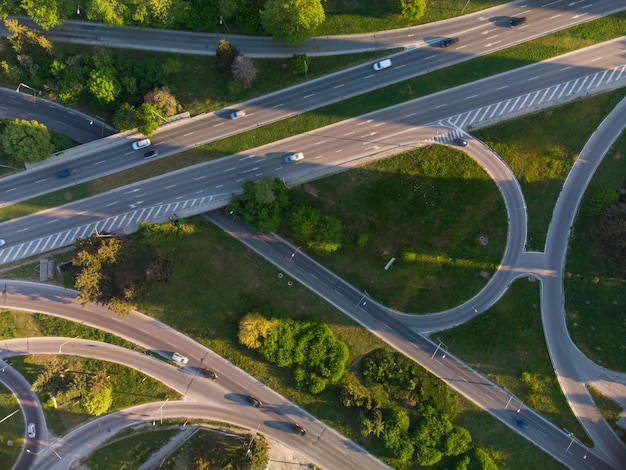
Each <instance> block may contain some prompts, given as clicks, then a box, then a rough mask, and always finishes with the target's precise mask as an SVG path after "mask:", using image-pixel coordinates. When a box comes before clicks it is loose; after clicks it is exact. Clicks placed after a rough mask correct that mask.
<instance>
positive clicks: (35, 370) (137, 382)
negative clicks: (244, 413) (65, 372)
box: [11, 355, 180, 436]
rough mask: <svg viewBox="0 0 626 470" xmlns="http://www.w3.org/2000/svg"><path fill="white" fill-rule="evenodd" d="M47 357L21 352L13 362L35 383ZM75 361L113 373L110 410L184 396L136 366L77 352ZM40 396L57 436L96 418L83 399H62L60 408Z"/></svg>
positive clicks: (74, 367) (76, 365)
mask: <svg viewBox="0 0 626 470" xmlns="http://www.w3.org/2000/svg"><path fill="white" fill-rule="evenodd" d="M47 357H48V356H45V355H37V356H17V357H14V358H12V359H11V365H12V366H13V367H14V368H15V369H16V370H17V371H18V372H19V373H20V374H22V375H23V376H24V377H25V378H26V380H27V381H28V382H29V383H31V384H32V383H33V382H34V381H35V379H36V378H37V376H38V375H39V373H40V372H41V371H42V370H43V367H44V364H45V363H46V360H47ZM71 361H72V365H71V369H72V370H77V371H89V370H94V369H97V370H103V369H104V370H106V371H107V374H108V375H109V377H110V378H109V383H110V384H111V386H112V388H113V403H112V405H111V408H110V409H109V411H114V410H120V409H124V408H128V407H130V406H135V405H140V404H142V403H151V402H159V401H163V400H165V399H166V398H169V399H172V400H176V399H179V398H180V395H179V394H178V393H177V392H174V391H173V390H171V389H170V388H169V387H167V386H165V385H163V384H162V383H161V382H158V381H156V380H154V379H152V378H150V377H148V376H145V375H143V374H142V373H141V372H139V371H137V370H135V369H130V368H127V367H125V366H122V365H119V364H114V363H105V362H101V361H96V360H94V359H84V358H80V357H77V356H72V357H71ZM39 400H40V401H41V405H42V407H43V412H44V415H45V417H46V424H47V425H48V429H49V430H50V432H51V433H52V434H54V435H56V436H62V435H64V434H65V433H67V432H68V431H69V430H71V429H73V428H74V427H76V426H78V425H80V424H82V423H84V422H86V421H88V420H90V419H93V416H90V415H88V414H86V413H85V412H84V411H83V410H82V408H81V407H80V403H79V400H75V401H71V402H69V403H65V404H61V403H58V408H55V407H54V402H53V400H52V399H49V398H48V397H45V396H40V397H39Z"/></svg>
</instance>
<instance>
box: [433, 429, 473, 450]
mask: <svg viewBox="0 0 626 470" xmlns="http://www.w3.org/2000/svg"><path fill="white" fill-rule="evenodd" d="M442 444H443V445H442V448H441V451H442V453H443V454H444V455H451V456H456V455H461V454H462V453H464V452H467V451H468V450H469V448H470V447H471V445H472V436H471V435H470V433H469V431H468V430H467V429H465V428H464V427H461V426H454V428H452V431H450V432H449V433H448V434H447V435H446V436H445V437H444V438H443V442H442Z"/></svg>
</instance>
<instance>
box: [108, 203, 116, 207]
mask: <svg viewBox="0 0 626 470" xmlns="http://www.w3.org/2000/svg"><path fill="white" fill-rule="evenodd" d="M115 204H117V202H110V203H109V204H107V207H109V206H114V205H115Z"/></svg>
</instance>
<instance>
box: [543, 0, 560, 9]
mask: <svg viewBox="0 0 626 470" xmlns="http://www.w3.org/2000/svg"><path fill="white" fill-rule="evenodd" d="M555 3H561V0H556V1H555V2H550V3H546V4H544V5H541V7H542V8H545V7H549V6H550V5H554V4H555Z"/></svg>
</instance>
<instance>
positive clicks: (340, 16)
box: [316, 0, 506, 36]
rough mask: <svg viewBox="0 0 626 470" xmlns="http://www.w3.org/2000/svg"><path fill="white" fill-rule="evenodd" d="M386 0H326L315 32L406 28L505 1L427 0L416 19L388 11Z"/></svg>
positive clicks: (354, 31)
mask: <svg viewBox="0 0 626 470" xmlns="http://www.w3.org/2000/svg"><path fill="white" fill-rule="evenodd" d="M389 3H390V2H375V1H372V0H328V1H327V2H326V3H324V11H325V12H326V20H325V21H324V23H322V24H321V25H320V27H319V28H318V30H317V31H316V35H317V36H326V35H333V34H355V33H368V32H371V31H384V30H387V29H398V28H406V27H409V26H414V25H420V24H425V23H433V22H435V21H440V20H445V19H448V18H454V17H455V16H460V15H461V13H463V14H468V13H472V12H474V11H478V10H484V9H486V8H490V7H492V6H496V5H500V4H502V3H506V0H474V1H473V2H471V3H470V2H468V1H467V0H437V1H436V2H427V3H426V11H425V12H424V16H423V17H422V18H421V19H420V20H419V21H417V22H416V21H409V20H406V19H404V18H403V17H402V16H401V15H399V14H396V13H392V12H391V11H390V8H389Z"/></svg>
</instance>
